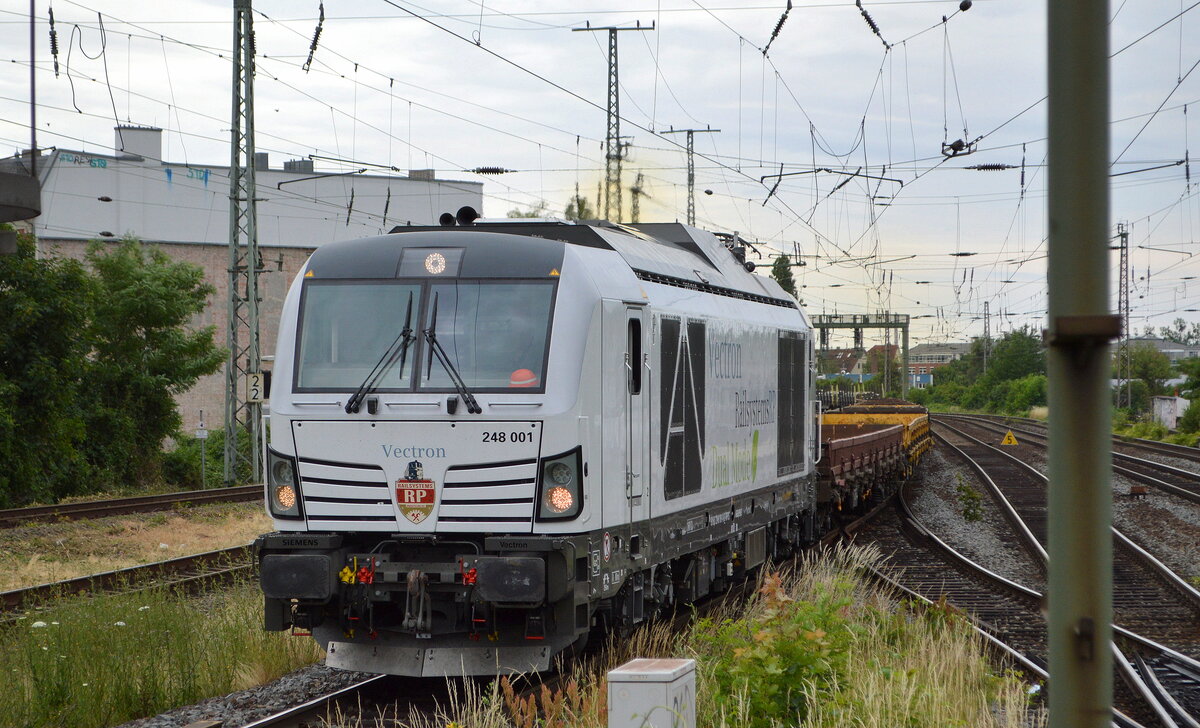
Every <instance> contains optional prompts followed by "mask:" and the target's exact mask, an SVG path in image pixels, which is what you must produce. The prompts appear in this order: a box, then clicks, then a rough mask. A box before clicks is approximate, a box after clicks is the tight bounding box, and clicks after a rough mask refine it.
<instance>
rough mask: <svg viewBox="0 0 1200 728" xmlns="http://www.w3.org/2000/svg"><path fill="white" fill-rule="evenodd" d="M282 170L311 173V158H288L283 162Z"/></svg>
mask: <svg viewBox="0 0 1200 728" xmlns="http://www.w3.org/2000/svg"><path fill="white" fill-rule="evenodd" d="M283 171H284V172H304V173H306V174H312V173H313V161H312V160H311V159H289V160H287V161H286V162H284V163H283Z"/></svg>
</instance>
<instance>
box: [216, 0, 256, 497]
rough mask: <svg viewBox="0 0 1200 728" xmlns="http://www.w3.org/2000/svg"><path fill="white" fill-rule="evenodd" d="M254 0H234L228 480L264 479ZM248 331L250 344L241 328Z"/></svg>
mask: <svg viewBox="0 0 1200 728" xmlns="http://www.w3.org/2000/svg"><path fill="white" fill-rule="evenodd" d="M250 3H251V0H234V2H233V106H232V115H231V117H232V119H231V121H232V126H233V128H232V129H231V130H230V131H231V136H230V156H229V312H228V313H229V316H228V322H227V325H228V335H227V337H226V341H227V346H228V347H229V361H228V362H226V366H225V482H226V483H227V484H232V483H233V482H234V481H235V480H236V478H237V470H238V464H239V462H241V461H244V460H247V459H248V460H249V461H250V473H251V478H252V480H253V481H255V482H257V481H258V480H259V479H260V477H261V472H262V467H261V466H262V463H261V462H260V459H261V453H260V452H259V447H258V442H259V436H260V434H259V428H260V427H261V415H262V405H261V403H260V402H258V401H248V397H247V394H246V393H245V392H244V390H243V387H244V385H245V382H246V375H247V374H250V373H257V372H259V371H260V370H261V365H262V355H261V351H260V350H259V341H258V300H259V298H258V269H259V257H258V214H257V208H256V206H255V199H254V198H255V182H254V24H253V18H252V17H251V8H250ZM243 328H244V329H245V330H246V338H245V344H244V345H243V343H242V329H243ZM239 427H243V428H245V429H246V431H247V432H248V433H249V435H250V447H249V452H248V453H247V452H240V451H239V449H238V437H237V435H238V428H239Z"/></svg>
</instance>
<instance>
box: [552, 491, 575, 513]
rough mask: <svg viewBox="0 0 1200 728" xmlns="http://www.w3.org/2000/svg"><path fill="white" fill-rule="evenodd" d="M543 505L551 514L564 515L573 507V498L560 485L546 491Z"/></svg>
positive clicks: (569, 492)
mask: <svg viewBox="0 0 1200 728" xmlns="http://www.w3.org/2000/svg"><path fill="white" fill-rule="evenodd" d="M545 505H546V508H548V509H550V511H552V512H553V513H557V514H562V513H566V512H567V511H569V510H571V506H573V505H575V496H574V495H572V494H571V491H569V490H567V489H566V488H564V487H562V486H561V485H556V486H554V487H553V488H551V489H550V490H548V491H546V499H545Z"/></svg>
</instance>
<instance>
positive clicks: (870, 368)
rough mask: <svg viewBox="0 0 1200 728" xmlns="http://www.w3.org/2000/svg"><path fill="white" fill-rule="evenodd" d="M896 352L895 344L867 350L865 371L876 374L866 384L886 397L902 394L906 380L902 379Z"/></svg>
mask: <svg viewBox="0 0 1200 728" xmlns="http://www.w3.org/2000/svg"><path fill="white" fill-rule="evenodd" d="M895 353H896V347H895V346H894V345H893V346H892V347H891V348H879V349H875V350H873V351H868V352H867V355H866V356H867V360H866V362H865V363H864V365H863V372H864V373H871V374H873V375H874V376H872V377H871V378H870V379H869V380H867V382H866V384H865V386H866V388H867V389H868V390H869V391H872V392H878V393H879V394H880V395H882V396H884V397H899V396H900V392H901V387H902V386H903V384H904V382H903V381H902V380H901V376H902V374H901V371H900V362H899V361H898V360H897V359H896V357H895V356H894V354H895ZM885 382H886V386H885Z"/></svg>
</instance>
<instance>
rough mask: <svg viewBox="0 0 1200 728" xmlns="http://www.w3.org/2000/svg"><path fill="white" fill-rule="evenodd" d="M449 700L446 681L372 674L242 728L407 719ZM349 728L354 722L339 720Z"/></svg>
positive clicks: (303, 727) (294, 727)
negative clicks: (340, 718)
mask: <svg viewBox="0 0 1200 728" xmlns="http://www.w3.org/2000/svg"><path fill="white" fill-rule="evenodd" d="M447 697H448V692H447V690H446V684H445V682H444V681H436V680H423V679H421V678H402V677H396V676H395V675H372V676H371V677H368V678H366V679H364V680H360V681H359V682H356V683H354V684H352V685H347V686H346V687H344V688H341V689H339V690H335V691H333V692H331V693H329V694H328V695H322V696H320V697H317V698H313V699H312V700H310V701H308V702H306V703H302V704H300V705H297V706H294V707H291V708H288V709H286V710H281V711H279V712H278V713H274V714H272V715H268V716H266V717H264V718H260V719H259V720H256V721H254V722H252V723H247V724H246V725H244V726H242V728H308V727H309V726H317V725H322V726H323V725H332V724H333V720H332V719H334V718H335V717H349V716H355V717H356V718H357V722H356V723H354V724H355V725H385V724H393V723H399V722H400V721H402V720H406V719H407V718H408V717H409V715H410V713H411V712H413V711H415V710H425V711H432V710H434V709H435V707H436V705H437V703H438V701H439V699H441V700H443V701H444V700H445V699H446V698H447ZM338 724H341V725H349V724H351V722H350V721H345V720H339V721H338Z"/></svg>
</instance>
